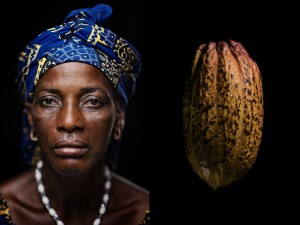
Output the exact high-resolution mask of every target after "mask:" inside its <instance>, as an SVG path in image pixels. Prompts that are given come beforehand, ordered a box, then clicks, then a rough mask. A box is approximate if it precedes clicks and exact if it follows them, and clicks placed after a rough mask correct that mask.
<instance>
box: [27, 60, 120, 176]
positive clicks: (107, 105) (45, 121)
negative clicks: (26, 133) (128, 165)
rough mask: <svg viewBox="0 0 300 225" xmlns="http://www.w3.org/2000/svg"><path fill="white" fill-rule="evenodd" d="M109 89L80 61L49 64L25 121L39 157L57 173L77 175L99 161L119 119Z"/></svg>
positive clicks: (95, 71) (98, 74)
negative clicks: (34, 139)
mask: <svg viewBox="0 0 300 225" xmlns="http://www.w3.org/2000/svg"><path fill="white" fill-rule="evenodd" d="M113 91H114V90H113V88H112V86H111V84H110V83H109V81H108V79H107V78H106V76H105V75H104V74H103V73H102V72H101V71H100V70H98V69H96V68H95V67H93V66H91V65H88V64H85V63H79V62H68V63H63V64H60V65H57V66H55V67H52V68H51V69H49V70H48V71H47V72H46V73H45V74H44V76H43V77H42V78H41V79H40V81H39V82H38V84H37V87H36V92H35V97H34V101H33V103H32V105H31V111H30V113H29V122H30V123H31V126H32V129H33V130H34V131H35V132H36V134H37V137H38V144H39V146H40V148H41V154H42V157H43V160H45V161H47V162H48V163H49V164H50V165H51V166H52V167H53V168H54V169H55V170H56V171H57V172H59V173H61V174H65V175H78V174H82V173H85V172H86V171H88V170H89V169H90V168H91V167H93V166H94V165H95V164H96V163H98V162H99V161H100V160H104V156H105V153H106V150H107V147H108V145H109V143H110V141H111V138H112V135H114V132H120V130H118V129H122V128H121V127H120V124H121V125H122V122H120V120H122V119H124V118H122V115H121V113H120V112H119V110H117V106H116V103H115V102H114V98H113Z"/></svg>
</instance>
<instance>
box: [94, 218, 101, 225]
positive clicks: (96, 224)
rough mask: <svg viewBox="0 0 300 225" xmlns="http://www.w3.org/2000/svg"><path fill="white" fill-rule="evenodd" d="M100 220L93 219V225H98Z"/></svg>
mask: <svg viewBox="0 0 300 225" xmlns="http://www.w3.org/2000/svg"><path fill="white" fill-rule="evenodd" d="M100 222H101V220H100V219H99V218H97V219H95V221H94V223H93V225H99V224H100Z"/></svg>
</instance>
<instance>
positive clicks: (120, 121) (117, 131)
mask: <svg viewBox="0 0 300 225" xmlns="http://www.w3.org/2000/svg"><path fill="white" fill-rule="evenodd" d="M124 127H125V112H124V111H123V110H118V112H117V117H116V121H115V125H114V130H113V138H114V139H115V140H116V141H118V140H120V139H121V137H122V132H123V129H124Z"/></svg>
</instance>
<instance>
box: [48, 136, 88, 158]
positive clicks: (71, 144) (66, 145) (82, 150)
mask: <svg viewBox="0 0 300 225" xmlns="http://www.w3.org/2000/svg"><path fill="white" fill-rule="evenodd" d="M52 149H53V151H54V152H55V153H56V154H57V155H58V156H60V157H62V158H78V157H82V156H83V155H84V154H86V152H87V151H88V149H89V146H88V145H87V144H85V143H84V142H82V141H77V140H74V141H66V140H63V141H59V142H57V143H56V144H55V145H54V147H53V148H52Z"/></svg>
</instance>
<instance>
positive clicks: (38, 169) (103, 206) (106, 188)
mask: <svg viewBox="0 0 300 225" xmlns="http://www.w3.org/2000/svg"><path fill="white" fill-rule="evenodd" d="M42 167H43V162H42V161H39V162H38V163H37V164H36V168H35V179H36V182H37V186H38V191H39V193H40V195H41V198H42V202H43V204H44V205H45V207H46V209H47V210H48V212H49V214H50V216H52V218H53V219H54V220H55V222H56V224H57V225H64V223H63V222H62V221H61V220H60V219H59V217H58V215H57V213H56V211H55V209H53V208H52V207H51V205H50V201H49V198H48V197H47V196H46V193H45V187H44V184H43V181H42ZM104 177H105V184H104V194H103V197H102V204H101V206H100V209H99V215H98V217H97V218H96V219H95V220H94V223H93V225H99V224H101V222H102V217H103V215H104V213H105V211H106V207H107V203H108V200H109V190H110V186H111V182H110V179H111V174H110V171H109V169H108V167H107V166H105V170H104Z"/></svg>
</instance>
